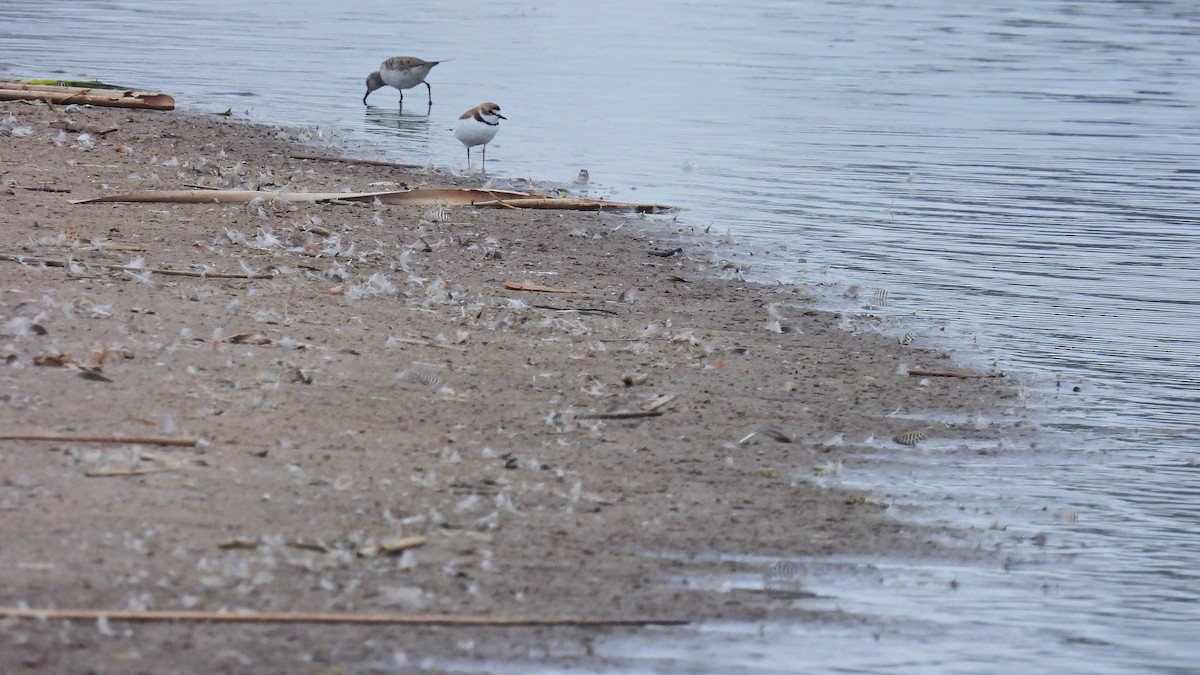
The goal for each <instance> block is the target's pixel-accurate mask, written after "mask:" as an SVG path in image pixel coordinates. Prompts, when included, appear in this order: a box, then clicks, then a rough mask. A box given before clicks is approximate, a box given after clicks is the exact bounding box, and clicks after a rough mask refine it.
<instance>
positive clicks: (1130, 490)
mask: <svg viewBox="0 0 1200 675" xmlns="http://www.w3.org/2000/svg"><path fill="white" fill-rule="evenodd" d="M463 16H471V17H473V19H472V20H471V21H464V20H463ZM247 25H253V26H255V30H254V31H253V32H252V33H248V32H247V31H246V30H245V26H247ZM64 36H69V38H67V37H64ZM0 42H2V43H3V44H4V45H5V53H4V55H3V58H4V59H5V60H6V64H3V65H0V67H3V66H4V65H7V66H8V67H9V68H10V69H11V70H13V71H14V72H16V73H19V74H20V75H29V76H44V75H50V74H53V73H58V72H62V73H65V74H67V75H68V76H70V77H85V76H86V77H96V78H99V79H104V80H108V81H115V82H122V83H128V84H130V85H134V86H141V87H144V88H151V89H163V90H167V91H170V92H171V93H173V94H175V95H176V96H177V98H178V99H179V100H180V101H181V102H183V103H185V104H186V105H188V106H190V107H191V108H192V109H193V110H198V111H203V112H219V111H223V110H225V109H226V108H229V107H231V106H232V107H233V109H234V111H235V113H238V114H239V116H241V115H243V114H245V112H246V111H248V112H249V116H250V117H251V119H255V120H259V121H264V122H273V123H280V124H292V125H309V126H321V127H322V128H333V129H336V130H338V131H339V132H341V135H342V136H343V137H346V136H347V135H348V136H349V138H350V139H352V141H354V142H358V143H361V145H360V146H358V147H359V148H360V149H361V151H362V152H365V153H369V154H370V155H371V156H373V157H376V158H380V159H395V160H398V161H403V162H409V163H416V164H421V165H424V164H427V163H432V164H433V165H435V166H443V167H452V168H454V169H455V170H461V169H462V168H464V167H465V158H464V157H463V152H462V145H461V144H460V143H458V142H457V141H456V140H455V139H454V138H453V136H452V135H451V133H450V131H449V129H450V127H451V126H452V125H453V123H454V121H455V120H456V119H457V118H458V115H459V114H461V113H462V111H464V110H467V109H468V108H471V107H472V106H475V105H477V104H478V103H480V102H482V101H485V100H494V101H497V102H499V103H500V104H501V106H502V107H503V109H504V111H505V114H506V115H507V116H508V117H509V122H508V123H507V124H506V125H505V127H504V129H503V130H502V132H501V133H500V135H499V136H497V138H496V140H495V141H493V143H492V144H491V145H489V152H488V155H489V159H494V160H495V161H496V163H495V164H492V162H489V168H492V167H494V170H493V171H494V173H495V174H496V175H497V177H499V178H514V177H518V176H520V177H525V176H534V177H537V178H539V179H541V180H546V181H550V182H553V183H558V184H569V183H570V181H572V180H573V179H574V178H575V176H576V175H577V174H578V172H579V168H580V167H587V169H588V171H589V173H590V176H591V181H592V182H591V184H590V186H591V188H592V189H594V190H595V191H596V192H597V193H598V194H603V195H605V196H609V197H613V198H617V199H626V198H627V199H637V200H638V201H653V202H663V203H675V204H680V205H683V206H685V207H686V208H687V209H688V211H687V212H686V214H685V215H684V216H683V219H684V220H686V221H688V222H690V223H691V224H693V225H695V226H697V227H698V228H699V229H704V228H709V227H711V229H712V231H713V232H714V233H721V234H723V233H725V232H726V231H727V230H729V231H730V232H731V233H732V234H733V237H734V239H735V240H736V241H737V244H736V245H735V246H733V247H726V248H725V249H723V253H722V254H723V255H738V256H740V258H741V259H742V260H744V261H745V262H748V263H750V264H751V272H752V273H757V274H759V275H761V276H763V277H780V278H788V279H795V280H798V281H800V282H803V283H806V284H809V285H810V286H811V287H812V289H813V291H814V294H816V295H818V296H819V297H820V298H823V299H824V300H823V301H828V302H830V303H831V304H833V303H834V302H835V301H836V304H837V306H838V307H843V308H844V307H845V305H846V303H853V304H854V305H855V306H856V307H858V308H861V307H863V306H864V305H866V304H874V305H875V308H874V309H872V310H871V312H872V313H874V314H881V315H883V316H884V319H885V321H884V325H885V326H886V327H887V328H888V329H889V330H893V331H895V333H896V335H897V337H898V336H900V335H903V334H904V333H905V332H908V331H912V332H914V333H915V334H917V335H919V336H920V337H919V339H920V340H921V343H920V344H922V345H927V344H928V345H940V346H943V347H946V348H951V349H955V350H957V352H958V353H959V354H960V355H961V356H962V357H963V358H966V359H972V358H974V359H979V360H983V359H985V358H986V359H987V361H988V362H989V365H990V362H991V361H992V360H996V361H997V362H998V365H999V367H1001V368H1003V369H1005V370H1007V371H1010V372H1019V373H1024V374H1025V377H1026V382H1025V384H1026V385H1027V389H1028V391H1027V392H1026V394H1027V398H1026V400H1025V403H1024V404H1023V405H1018V406H1017V409H1016V410H1014V413H1015V414H1025V415H1030V414H1032V415H1035V416H1036V417H1037V418H1039V419H1041V420H1042V421H1044V422H1046V424H1047V425H1048V426H1050V427H1051V428H1053V429H1056V430H1058V432H1059V433H1058V434H1057V435H1054V436H1052V437H1050V438H1049V439H1048V440H1044V441H1043V442H1042V443H1043V447H1045V446H1049V447H1050V448H1051V449H1052V450H1053V451H1054V452H1051V453H1049V457H1039V456H1038V455H1037V454H1036V453H1029V452H1027V449H1023V448H1021V447H1017V446H1016V445H1014V444H1004V443H1002V444H1000V445H999V446H998V447H995V448H988V449H986V450H988V452H987V454H986V455H985V456H983V457H980V456H978V455H976V454H974V453H973V452H972V451H970V450H966V451H961V452H955V449H954V448H949V449H939V451H938V452H937V453H935V454H933V455H924V454H922V453H921V452H917V451H912V452H906V453H904V454H901V455H899V456H897V455H895V454H894V453H887V454H885V457H887V458H890V459H895V460H898V462H897V463H896V464H895V465H893V466H891V467H890V468H886V469H879V470H878V471H874V472H866V471H856V470H855V468H854V467H848V468H847V470H846V472H845V473H844V474H843V476H842V478H841V480H844V481H846V482H847V483H850V484H853V485H861V486H865V487H871V488H872V489H875V490H877V491H879V492H880V493H881V494H883V495H884V496H885V497H886V498H887V499H888V500H889V501H890V502H893V503H900V504H905V505H908V506H911V507H912V508H915V509H917V510H916V511H915V513H916V514H922V515H923V517H927V518H930V519H945V520H949V521H952V522H969V523H972V524H975V525H981V526H983V527H984V528H988V527H990V526H991V524H992V522H993V521H994V522H995V523H997V527H1006V528H1012V531H1014V532H1017V531H1020V532H1022V533H1023V534H1024V535H1025V536H1026V538H1025V539H1024V540H1022V541H1020V542H1017V543H1012V542H1009V543H1008V544H1005V545H1010V544H1011V545H1012V546H1014V547H1016V548H1018V549H1019V551H1018V552H1019V553H1021V554H1022V555H1023V554H1024V553H1027V552H1028V553H1036V554H1039V555H1042V554H1044V555H1045V556H1046V557H1047V559H1048V562H1046V564H1035V565H1027V566H1020V565H1018V566H1015V567H1011V568H1010V569H1009V570H1008V571H1004V570H1000V571H997V570H994V569H989V570H974V571H971V570H967V571H962V570H959V571H954V572H953V574H955V575H960V580H963V579H965V578H966V577H967V576H969V579H966V581H969V582H970V583H969V584H968V583H966V581H964V585H963V589H964V590H963V591H962V592H960V593H957V594H947V593H944V592H940V589H939V592H936V593H932V592H931V593H929V594H928V595H922V594H921V593H919V592H915V591H914V590H913V589H917V588H921V586H920V585H919V584H918V583H917V581H914V580H919V579H921V578H922V576H923V575H926V576H929V575H932V577H934V578H935V580H936V583H941V581H944V580H943V579H940V578H939V577H938V575H939V574H941V573H942V571H940V570H930V569H928V568H915V569H914V568H909V567H905V566H903V565H895V566H893V567H891V568H888V569H887V571H886V573H885V574H884V576H885V577H886V578H887V579H889V580H890V581H888V582H887V583H885V585H884V587H885V589H886V590H887V591H888V592H883V593H881V592H877V591H878V588H877V587H875V586H871V587H870V588H867V589H865V590H864V591H863V592H862V593H859V592H856V590H855V589H854V588H853V587H847V586H839V585H838V584H839V583H840V582H838V581H837V576H836V575H831V576H830V577H829V579H828V581H827V585H826V588H825V591H824V592H825V593H826V594H832V595H835V596H837V597H839V598H841V599H842V600H843V601H844V602H845V603H847V605H848V606H851V607H856V608H859V609H861V610H864V611H869V612H873V613H875V614H877V615H878V616H881V617H892V618H895V617H908V618H910V619H912V620H913V624H912V626H913V628H912V630H910V631H900V632H899V633H898V634H893V635H892V636H891V638H890V639H882V640H880V641H879V642H878V643H876V642H875V641H874V639H873V637H872V636H871V635H869V634H864V632H863V631H856V630H853V629H846V630H845V631H841V629H838V630H831V631H826V633H836V635H831V634H818V635H815V636H814V634H813V633H810V632H809V631H810V628H808V627H805V628H803V629H799V630H796V631H794V629H793V628H790V627H778V628H767V631H768V633H770V631H772V630H778V631H779V634H780V635H782V637H780V639H777V640H762V639H759V638H754V637H751V634H752V633H753V629H746V627H727V628H728V629H727V630H726V629H725V628H719V627H705V628H703V629H701V630H703V631H708V632H709V633H711V635H710V634H707V633H706V634H704V635H702V636H701V638H700V639H698V641H697V642H699V643H702V644H703V645H705V649H707V650H708V651H710V652H714V651H719V652H720V660H719V661H711V663H720V664H722V667H723V668H724V667H725V666H728V667H729V670H728V672H736V671H737V670H738V669H749V668H754V669H758V668H760V667H761V668H763V669H769V668H772V667H773V668H776V669H779V670H787V668H788V667H790V666H792V665H793V664H794V663H795V661H793V659H797V660H798V661H799V662H801V663H807V664H824V665H827V666H844V667H845V668H847V669H850V670H855V669H858V670H886V671H888V672H899V671H906V670H907V671H910V672H928V671H930V670H952V671H955V672H972V671H978V672H995V671H996V668H995V665H994V664H996V663H1012V664H1019V665H1024V666H1026V668H1027V669H1031V670H1042V671H1045V670H1050V669H1052V668H1053V669H1057V668H1060V667H1061V668H1063V669H1065V670H1070V669H1072V668H1074V669H1080V666H1079V665H1078V664H1083V663H1087V664H1088V666H1089V667H1088V668H1086V670H1090V671H1093V672H1095V671H1097V670H1098V669H1097V668H1095V664H1096V663H1097V662H1098V661H1103V662H1105V663H1109V664H1111V666H1110V669H1111V670H1113V671H1119V670H1136V669H1138V666H1139V665H1141V666H1145V667H1150V666H1154V667H1161V668H1168V667H1180V664H1184V663H1186V661H1185V660H1184V659H1183V657H1184V656H1185V655H1187V653H1188V648H1187V647H1186V646H1185V645H1187V644H1189V643H1190V641H1191V640H1192V639H1193V638H1194V635H1195V633H1196V630H1197V627H1198V626H1200V616H1198V615H1197V614H1198V611H1197V609H1196V608H1197V606H1200V583H1197V582H1198V581H1200V579H1198V578H1197V572H1196V570H1200V535H1197V534H1196V532H1195V527H1194V524H1195V522H1196V521H1197V520H1198V519H1200V473H1197V470H1196V468H1195V467H1193V466H1189V465H1188V464H1187V461H1188V460H1189V459H1194V458H1196V457H1197V451H1196V448H1197V447H1198V446H1200V419H1198V416H1197V413H1196V410H1197V406H1198V404H1200V394H1198V393H1197V391H1198V389H1200V377H1198V376H1197V372H1200V329H1197V326H1200V300H1197V297H1200V293H1198V292H1197V291H1198V290H1200V289H1198V288H1197V279H1200V251H1198V250H1197V241H1198V239H1197V234H1198V230H1200V169H1198V168H1197V165H1196V158H1197V157H1200V125H1197V124H1196V121H1197V120H1198V119H1200V87H1197V86H1196V80H1197V75H1198V74H1200V5H1198V4H1196V3H1194V2H1191V1H1190V0H1160V1H1157V2H1115V1H1114V2H1087V3H1078V2H1077V3H1042V2H1037V1H1035V0H1016V1H1015V2H1014V1H1011V0H981V1H980V2H971V3H964V2H955V1H952V0H918V1H916V2H907V3H854V2H850V3H847V2H837V1H834V0H826V1H813V2H803V3H801V2H790V1H788V0H748V1H747V2H741V3H724V2H716V1H699V2H683V1H682V0H666V1H664V2H654V3H635V2H631V1H625V2H609V3H583V2H564V3H543V4H542V5H540V6H537V7H534V6H533V5H530V4H528V3H521V2H517V1H516V0H490V1H486V2H485V1H483V0H468V1H466V2H462V3H427V4H426V5H424V6H423V7H422V10H421V11H420V12H409V11H397V10H396V9H395V7H394V5H393V4H391V3H385V2H383V0H348V1H347V2H343V3H321V2H315V0H288V2H284V1H283V0H263V1H262V2H259V3H255V4H254V5H253V6H250V5H247V4H246V3H238V2H233V0H212V1H210V2H208V3H205V5H204V8H203V10H202V11H201V10H199V9H197V8H196V6H194V5H191V4H188V3H170V2H150V1H149V0H126V1H125V2H122V3H111V2H98V1H95V0H58V1H57V2H54V3H44V2H34V0H6V2H4V3H3V4H0ZM398 42H401V43H403V45H404V47H403V49H401V50H397V49H396V48H395V45H396V44H397V43H398ZM395 53H408V54H415V55H418V56H422V57H424V58H427V59H433V60H437V59H442V60H444V61H445V62H444V63H443V64H442V65H439V66H438V68H437V69H435V70H434V71H433V72H432V73H431V75H430V81H431V82H432V84H433V86H434V87H435V88H437V89H438V92H439V94H438V100H437V101H436V102H434V104H433V106H432V107H431V108H429V109H428V115H426V114H424V113H425V112H426V110H425V106H424V102H423V101H421V104H420V105H415V106H412V107H409V108H406V109H405V110H403V111H401V110H399V109H398V106H393V105H391V103H386V104H380V105H372V106H368V107H366V109H365V111H364V110H363V109H362V108H363V105H362V102H361V100H362V86H363V77H364V76H365V74H366V73H368V72H370V71H371V70H373V69H374V68H376V67H377V64H378V63H379V62H380V61H381V60H382V59H384V58H387V57H389V56H393V55H394V54H395ZM231 92H242V93H241V94H239V93H231ZM382 93H383V92H379V93H377V94H376V95H381V94H382ZM246 94H250V95H246ZM418 98H419V97H418ZM381 101H382V99H381ZM635 191H636V194H633V193H634V192H635ZM747 249H752V250H753V251H754V252H755V255H754V256H752V257H751V256H748V255H746V254H745V251H746V250H747ZM851 284H856V285H859V286H861V288H862V289H866V290H863V291H862V292H861V293H855V292H852V289H851V288H850V285H851ZM876 289H886V290H887V296H886V307H882V306H880V305H881V304H882V303H876V302H874V292H875V290H876ZM822 292H824V295H821V293H822ZM914 317H915V318H916V319H918V320H919V321H917V322H916V323H914V322H913V319H914ZM846 325H847V326H850V327H853V328H855V329H859V330H875V329H876V328H877V326H878V324H877V323H873V322H868V321H859V320H853V319H848V320H847V321H846ZM981 352H982V353H981ZM881 454H883V453H881ZM939 504H952V505H954V506H955V508H953V509H950V510H943V509H941V508H938V505H939ZM959 505H961V506H962V509H959V508H957V507H958V506H959ZM983 505H991V506H990V507H989V508H991V509H992V511H991V512H989V513H990V516H973V515H972V514H974V513H976V512H975V511H973V509H981V508H984V506H983ZM1043 506H1045V507H1046V508H1047V509H1048V511H1046V512H1044V513H1043V512H1041V511H1039V510H1038V509H1040V508H1042V507H1043ZM1059 509H1074V510H1075V511H1077V512H1078V514H1079V518H1078V522H1077V523H1075V524H1066V523H1056V522H1048V521H1046V520H1045V513H1053V512H1056V511H1057V510H1059ZM913 513H914V512H913V511H911V510H909V511H905V517H913ZM989 531H990V532H992V534H994V535H995V536H996V539H995V540H994V541H992V542H991V545H992V546H999V545H1001V544H1002V543H1004V542H1003V541H1002V540H1003V538H1004V536H1005V535H1004V534H1003V532H1005V531H1006V530H985V534H986V533H987V532H989ZM1039 531H1045V532H1048V533H1049V536H1048V538H1047V539H1046V540H1045V545H1044V547H1038V550H1037V551H1032V550H1030V546H1029V544H1028V541H1029V539H1028V537H1030V536H1033V535H1034V534H1036V533H1037V532H1039ZM1046 588H1049V589H1050V590H1049V592H1047V591H1046V590H1044V589H1046ZM910 591H912V592H910ZM922 626H924V627H929V626H933V627H934V628H933V629H931V630H932V631H933V632H931V633H929V634H922V633H921V632H920V630H921V628H920V627H922ZM819 632H820V631H818V633H819ZM641 639H642V638H640V637H639V638H634V640H641ZM930 645H938V646H943V647H945V649H930V648H929V646H930ZM826 646H828V648H825V647H826ZM638 648H639V649H641V650H643V652H642V653H644V654H653V653H660V652H661V653H663V654H664V658H663V659H662V660H660V661H648V662H647V663H651V664H652V665H651V666H649V667H653V668H659V669H665V670H671V669H679V670H688V669H689V666H690V665H694V664H695V663H697V662H698V661H696V660H695V659H697V658H698V657H697V656H695V655H692V656H688V655H687V654H683V655H680V653H679V652H678V651H672V650H671V649H670V647H669V645H663V644H661V643H659V642H656V641H655V638H654V637H653V636H651V637H650V638H649V640H648V641H643V642H642V643H639V647H638ZM656 650H660V652H656ZM853 653H862V654H868V656H864V657H862V658H857V657H851V656H850V655H851V654H853ZM700 658H704V657H700ZM714 658H715V657H714ZM689 659H691V660H689ZM703 662H704V663H710V662H709V661H703ZM748 664H752V665H748Z"/></svg>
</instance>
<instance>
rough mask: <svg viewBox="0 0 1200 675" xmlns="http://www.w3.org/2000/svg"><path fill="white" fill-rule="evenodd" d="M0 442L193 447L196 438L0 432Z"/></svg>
mask: <svg viewBox="0 0 1200 675" xmlns="http://www.w3.org/2000/svg"><path fill="white" fill-rule="evenodd" d="M0 441H55V442H59V443H128V444H136V445H182V446H188V447H191V446H194V445H196V444H197V443H199V442H200V439H198V438H178V437H175V436H106V435H103V434H55V433H43V432H38V431H29V432H20V431H18V432H10V433H3V432H0Z"/></svg>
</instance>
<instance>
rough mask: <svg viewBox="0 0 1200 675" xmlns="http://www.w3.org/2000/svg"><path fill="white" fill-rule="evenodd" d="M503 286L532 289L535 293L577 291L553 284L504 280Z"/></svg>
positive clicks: (511, 289) (522, 289) (513, 289)
mask: <svg viewBox="0 0 1200 675" xmlns="http://www.w3.org/2000/svg"><path fill="white" fill-rule="evenodd" d="M504 287H505V288H507V289H508V290H510V291H533V292H535V293H578V292H579V291H575V290H571V289H570V288H555V287H553V286H542V285H539V284H522V283H520V282H516V281H506V282H504Z"/></svg>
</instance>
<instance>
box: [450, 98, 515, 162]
mask: <svg viewBox="0 0 1200 675" xmlns="http://www.w3.org/2000/svg"><path fill="white" fill-rule="evenodd" d="M506 119H508V118H507V117H505V116H504V115H501V114H500V106H498V105H496V104H495V103H480V104H479V105H477V106H475V107H474V108H471V109H470V110H468V111H467V112H465V113H463V114H462V117H459V118H458V122H457V123H456V124H455V125H454V137H455V138H457V139H458V140H460V141H462V144H463V145H465V146H467V171H470V170H471V148H472V147H474V146H476V145H482V146H483V162H482V163H481V165H480V166H481V168H482V169H483V170H484V171H487V144H488V143H489V142H490V141H491V140H492V139H493V138H495V137H496V131H497V130H499V129H500V120H506Z"/></svg>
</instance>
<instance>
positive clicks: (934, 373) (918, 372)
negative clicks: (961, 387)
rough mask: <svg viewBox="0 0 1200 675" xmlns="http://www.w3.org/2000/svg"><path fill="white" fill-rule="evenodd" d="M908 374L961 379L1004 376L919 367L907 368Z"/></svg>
mask: <svg viewBox="0 0 1200 675" xmlns="http://www.w3.org/2000/svg"><path fill="white" fill-rule="evenodd" d="M908 374H909V376H910V377H958V378H962V379H968V378H979V379H988V378H993V377H1004V373H956V372H952V371H948V370H921V369H919V368H918V369H909V371H908Z"/></svg>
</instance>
